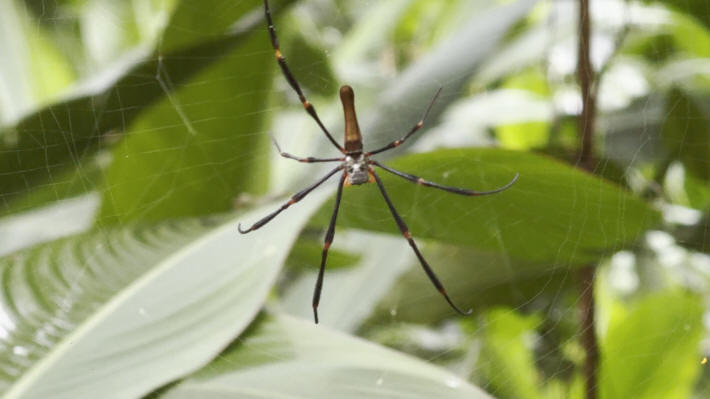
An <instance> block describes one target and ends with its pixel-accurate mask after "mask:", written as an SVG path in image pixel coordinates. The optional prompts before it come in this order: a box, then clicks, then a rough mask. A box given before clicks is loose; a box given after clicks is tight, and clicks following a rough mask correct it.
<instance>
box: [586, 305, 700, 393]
mask: <svg viewBox="0 0 710 399" xmlns="http://www.w3.org/2000/svg"><path fill="white" fill-rule="evenodd" d="M702 317H703V305H702V302H701V300H700V299H699V298H696V297H694V296H692V295H689V294H685V293H680V292H667V293H662V294H656V295H653V296H650V297H648V298H646V299H643V300H641V301H640V302H639V303H637V304H636V305H634V306H633V308H632V309H631V310H630V311H629V312H628V314H626V316H625V317H623V318H617V319H616V322H615V323H612V325H611V326H610V327H609V331H608V332H607V334H606V338H605V339H604V340H603V342H602V357H601V358H602V364H601V375H600V379H599V387H600V388H599V391H600V398H601V399H612V398H614V399H615V398H631V397H633V398H639V399H651V398H653V399H656V398H658V399H660V398H663V399H675V398H677V399H680V398H688V397H690V394H691V392H692V388H693V383H694V381H695V378H696V376H697V375H698V372H699V371H700V367H701V365H700V360H701V358H700V356H699V348H698V345H699V342H700V339H701V337H702V336H703V332H704V328H703V322H702ZM612 320H614V318H613V317H612Z"/></svg>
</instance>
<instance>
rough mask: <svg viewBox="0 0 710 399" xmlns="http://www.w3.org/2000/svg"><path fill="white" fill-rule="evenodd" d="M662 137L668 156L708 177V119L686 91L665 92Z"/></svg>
mask: <svg viewBox="0 0 710 399" xmlns="http://www.w3.org/2000/svg"><path fill="white" fill-rule="evenodd" d="M665 115H666V120H665V123H664V126H663V139H664V144H665V148H666V150H667V151H668V152H669V156H670V157H671V159H673V160H675V159H677V160H680V161H681V162H682V163H683V166H685V168H686V170H687V171H689V172H690V173H692V174H693V175H695V176H696V177H699V178H701V179H703V180H705V181H708V180H710V119H708V117H707V116H706V115H707V113H706V112H705V110H704V109H702V108H701V107H700V106H699V104H698V103H697V102H696V101H695V99H694V98H693V97H692V95H690V94H689V93H685V92H683V91H682V90H680V89H674V90H672V91H671V92H670V94H669V95H668V99H667V103H666V112H665Z"/></svg>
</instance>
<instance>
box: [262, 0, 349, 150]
mask: <svg viewBox="0 0 710 399" xmlns="http://www.w3.org/2000/svg"><path fill="white" fill-rule="evenodd" d="M264 14H265V15H266V24H267V28H268V29H269V36H270V37H271V46H272V47H273V48H274V54H275V55H276V61H277V62H278V63H279V67H280V68H281V72H283V75H284V77H285V78H286V80H287V81H288V84H289V85H291V88H293V90H294V91H295V92H296V94H297V95H298V99H299V101H301V104H303V108H304V109H305V110H306V112H307V113H308V115H310V116H311V117H312V118H313V119H314V120H315V121H316V123H317V124H318V126H319V127H320V128H321V130H322V131H323V133H325V136H326V137H327V138H328V140H330V142H331V143H332V144H333V145H334V146H335V148H337V149H338V151H340V152H342V153H343V154H345V149H343V146H341V145H340V144H338V142H337V141H335V139H334V138H333V136H332V135H331V134H330V132H329V131H328V129H326V127H325V125H323V122H321V120H320V118H319V117H318V113H317V112H316V109H315V107H314V106H313V104H311V103H310V102H309V101H308V100H307V99H306V96H305V95H304V94H303V90H301V86H299V84H298V81H297V80H296V77H295V76H293V73H291V70H290V69H289V67H288V64H286V58H284V56H283V54H282V53H281V49H280V48H279V38H278V37H277V36H276V27H274V21H273V20H272V18H271V9H270V8H269V2H268V1H267V0H264Z"/></svg>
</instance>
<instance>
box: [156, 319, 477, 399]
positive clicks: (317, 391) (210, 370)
mask: <svg viewBox="0 0 710 399" xmlns="http://www.w3.org/2000/svg"><path fill="white" fill-rule="evenodd" d="M226 397H240V398H242V397H243V398H246V397H251V398H293V399H296V398H304V399H305V398H309V399H316V398H352V399H354V398H371V399H377V398H393V397H403V398H404V397H406V398H412V399H417V398H422V399H424V398H427V399H429V398H440V399H449V398H461V399H463V398H466V399H478V398H480V399H484V398H490V396H488V395H487V394H485V393H484V392H483V391H481V390H480V389H479V388H476V387H475V386H473V385H471V384H469V383H468V382H466V381H464V380H461V379H460V378H459V377H457V376H456V375H454V374H452V373H450V372H448V371H445V370H443V369H440V368H438V367H435V366H432V365H430V364H427V363H425V362H423V361H421V360H417V359H414V358H412V357H409V356H406V355H403V354H401V353H398V352H395V351H393V350H391V349H387V348H384V347H381V346H378V345H374V344H372V343H369V342H366V341H362V340H360V339H358V338H355V337H352V336H348V335H344V334H342V333H337V332H334V331H331V330H329V329H327V328H325V327H322V326H316V325H313V324H312V323H310V322H307V321H300V320H297V319H293V318H290V317H286V316H270V317H268V318H267V319H266V320H264V321H263V322H262V323H259V324H258V326H257V327H256V329H255V330H253V331H251V333H250V334H249V335H248V336H247V337H246V338H244V339H241V340H240V341H239V342H237V343H236V344H235V345H234V346H233V348H231V349H230V350H228V351H227V352H225V353H223V354H222V355H221V356H220V357H219V358H218V359H217V360H216V361H215V362H213V363H212V364H210V365H209V366H207V367H205V368H204V369H203V370H202V371H200V372H198V373H197V374H195V375H194V376H193V377H191V378H189V379H187V380H185V381H183V382H181V383H180V384H178V385H176V386H175V387H173V388H171V389H168V390H167V392H166V393H165V394H164V395H162V396H161V398H162V399H187V398H202V399H212V398H214V399H217V398H226Z"/></svg>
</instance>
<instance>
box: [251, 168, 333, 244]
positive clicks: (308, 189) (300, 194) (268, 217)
mask: <svg viewBox="0 0 710 399" xmlns="http://www.w3.org/2000/svg"><path fill="white" fill-rule="evenodd" d="M342 169H343V165H338V167H336V168H335V169H333V170H331V171H330V172H328V174H327V175H325V176H323V178H321V179H320V180H318V181H317V182H315V183H313V184H312V185H310V186H308V187H306V188H304V189H303V190H301V191H299V192H298V193H296V194H294V195H293V197H291V199H289V200H288V201H287V202H286V203H285V204H283V205H281V207H280V208H279V209H277V210H275V211H274V212H271V213H270V214H268V215H266V216H264V217H263V218H261V219H260V220H259V221H258V222H256V223H254V224H253V225H252V226H251V227H249V228H248V229H246V230H242V225H241V223H240V224H238V225H237V230H239V232H240V233H242V234H246V233H249V232H251V231H254V230H257V229H259V228H260V227H261V226H263V225H265V224H267V223H269V222H270V221H271V220H272V219H273V218H275V217H276V215H278V214H279V213H281V212H283V211H284V210H285V209H286V208H288V207H289V206H291V205H293V204H295V203H296V202H298V201H300V200H302V199H303V198H304V197H305V196H306V195H308V194H309V193H310V192H311V191H313V190H314V189H315V188H316V187H318V186H320V185H321V184H323V183H324V182H325V181H326V180H328V179H329V178H330V177H331V176H333V175H334V174H336V173H337V172H338V171H340V170H342Z"/></svg>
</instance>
